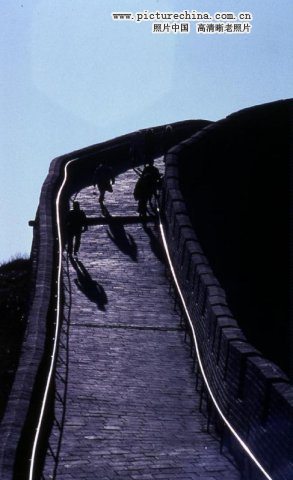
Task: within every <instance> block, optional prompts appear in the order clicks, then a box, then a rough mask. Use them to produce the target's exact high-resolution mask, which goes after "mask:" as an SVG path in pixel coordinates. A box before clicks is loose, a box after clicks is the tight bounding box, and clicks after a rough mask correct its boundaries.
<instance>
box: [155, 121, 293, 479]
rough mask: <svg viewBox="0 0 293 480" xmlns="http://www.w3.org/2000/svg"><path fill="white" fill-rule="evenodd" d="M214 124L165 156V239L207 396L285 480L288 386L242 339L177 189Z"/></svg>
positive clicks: (292, 393)
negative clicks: (186, 162) (184, 167)
mask: <svg viewBox="0 0 293 480" xmlns="http://www.w3.org/2000/svg"><path fill="white" fill-rule="evenodd" d="M224 121H225V120H224ZM219 123H220V122H219ZM216 128H218V125H217V123H216V124H212V125H210V126H208V127H206V128H204V129H203V130H201V131H200V132H199V133H197V134H195V135H193V136H192V137H191V138H190V139H188V140H187V141H183V142H182V143H181V144H180V145H177V146H176V147H175V148H172V149H171V150H170V151H169V152H168V154H167V155H166V175H165V180H164V186H163V195H162V202H163V203H162V204H163V206H164V212H165V213H164V215H165V216H164V226H165V230H166V236H167V242H168V245H169V249H170V255H171V258H172V262H173V264H174V267H175V271H176V275H177V277H178V279H179V284H180V287H181V289H182V292H183V295H184V298H185V301H186V304H187V307H188V310H189V314H190V316H191V319H192V322H193V326H194V329H195V332H196V336H197V341H198V345H199V351H200V355H201V360H202V363H203V367H204V370H205V372H206V375H207V378H208V381H209V383H210V386H211V389H212V391H213V394H214V395H215V397H216V399H217V402H218V403H219V406H220V407H221V409H222V411H223V413H224V414H225V415H226V416H227V418H228V420H229V421H230V422H231V424H232V426H233V427H235V429H236V430H237V432H238V433H239V435H240V436H241V437H242V438H243V440H244V441H245V442H246V443H247V445H248V446H249V447H250V448H251V450H252V451H253V452H254V454H255V456H256V457H257V458H258V460H259V461H260V462H261V464H262V465H263V467H264V468H265V469H266V470H267V471H268V472H270V473H271V475H272V478H273V479H277V480H285V479H289V478H292V475H293V463H292V461H293V434H292V432H293V387H292V385H290V384H289V381H288V378H287V377H286V375H285V374H284V373H283V372H282V370H281V369H280V368H279V367H277V366H276V365H275V364H274V363H272V362H270V361H269V360H267V359H266V358H264V357H263V356H262V355H261V353H260V352H259V351H257V350H256V349H255V348H254V347H253V346H252V345H250V344H249V343H248V342H247V339H246V338H245V336H244V334H243V332H242V331H241V329H240V328H239V326H238V324H237V321H236V319H235V318H233V315H232V313H231V311H230V309H229V305H228V304H227V299H226V295H225V291H224V290H223V288H222V287H221V285H220V284H219V282H218V280H217V278H216V277H215V275H214V274H213V272H212V270H211V267H210V265H209V262H208V259H207V258H206V257H205V255H204V252H203V250H202V246H201V245H200V243H199V241H198V239H197V236H196V232H195V231H194V229H193V226H192V224H191V222H190V220H189V217H188V213H187V210H186V207H185V202H184V198H183V196H182V193H181V191H180V185H179V169H178V164H179V162H180V161H181V160H182V159H183V158H184V157H187V156H188V155H191V154H192V155H193V158H196V148H197V143H198V142H199V141H200V140H202V139H203V138H204V137H205V138H208V135H209V133H210V132H212V131H213V130H214V129H216ZM199 168H201V165H199ZM196 169H197V166H195V169H194V170H195V175H196Z"/></svg>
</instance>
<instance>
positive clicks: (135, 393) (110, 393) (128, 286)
mask: <svg viewBox="0 0 293 480" xmlns="http://www.w3.org/2000/svg"><path fill="white" fill-rule="evenodd" d="M135 179H136V174H135V173H134V172H133V171H131V170H130V171H128V172H126V173H125V174H122V175H120V176H119V177H118V178H117V179H116V184H115V185H114V193H113V194H112V195H111V194H107V195H106V204H107V207H108V210H109V212H110V213H111V214H112V215H115V216H116V215H123V216H125V215H131V216H135V215H137V213H136V205H135V201H134V199H133V195H132V191H133V187H134V182H135ZM76 199H77V200H79V201H80V203H81V207H82V208H83V209H84V210H85V212H86V214H87V216H89V217H96V216H101V211H100V206H99V205H98V202H97V196H96V195H93V188H92V187H88V188H86V189H84V190H82V191H81V192H79V193H78V195H77V197H76ZM64 292H65V302H64V322H63V327H62V333H61V343H60V346H59V358H58V365H57V373H56V380H55V382H56V401H55V417H56V421H55V423H54V426H53V428H52V432H51V437H50V442H49V443H50V448H51V449H52V451H53V453H54V454H57V457H58V460H57V462H55V460H54V458H53V456H52V454H51V453H50V452H49V449H48V453H47V456H46V460H45V467H44V478H46V479H49V478H56V479H58V480H69V479H70V480H72V479H75V480H83V479H86V480H92V479H99V480H114V479H120V480H122V479H125V480H126V479H127V480H136V479H141V480H144V479H145V480H149V479H152V480H160V479H166V480H167V479H170V480H175V479H176V480H179V479H180V480H195V479H196V480H197V479H205V480H220V479H221V480H222V479H224V480H236V479H237V480H238V479H239V478H240V474H239V472H238V470H237V469H236V467H235V466H234V465H233V463H232V462H231V459H229V458H228V457H227V456H223V455H221V454H220V450H219V440H218V439H217V437H216V435H215V433H213V435H210V434H208V433H207V432H206V419H205V417H204V416H203V415H202V414H201V413H200V412H199V410H198V404H199V398H198V393H197V392H196V390H195V375H194V373H193V370H192V359H191V358H190V350H189V347H188V345H186V344H185V342H184V332H183V331H182V330H181V329H180V325H179V324H180V317H179V315H178V313H177V312H176V311H174V309H173V299H172V297H171V296H170V293H169V284H168V281H167V279H166V276H165V265H164V261H163V259H162V255H161V250H160V243H159V238H158V231H157V227H156V225H155V224H154V223H148V224H147V226H145V227H143V225H142V224H141V223H134V224H125V225H123V224H122V223H115V225H114V223H112V224H111V223H110V225H96V226H90V227H89V229H88V231H87V232H86V233H85V234H84V235H83V238H82V243H81V249H80V253H79V255H78V260H76V261H75V262H70V261H69V259H68V258H66V255H65V256H64ZM57 422H58V423H57Z"/></svg>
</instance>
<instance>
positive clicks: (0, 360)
mask: <svg viewBox="0 0 293 480" xmlns="http://www.w3.org/2000/svg"><path fill="white" fill-rule="evenodd" d="M29 287H30V260H29V258H27V257H25V256H22V255H17V256H15V257H13V258H11V259H10V261H8V262H5V263H2V264H0V419H1V418H2V416H3V414H4V411H5V406H6V402H7V399H8V395H9V392H10V389H11V386H12V382H13V379H14V375H15V371H16V368H17V364H18V359H19V355H20V350H21V345H22V340H23V334H24V330H25V313H26V307H27V302H28V296H29Z"/></svg>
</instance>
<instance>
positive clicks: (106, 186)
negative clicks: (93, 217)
mask: <svg viewBox="0 0 293 480" xmlns="http://www.w3.org/2000/svg"><path fill="white" fill-rule="evenodd" d="M114 183H115V177H114V174H113V170H112V168H111V167H110V166H109V165H105V164H103V163H100V164H99V165H98V166H97V168H96V170H95V173H94V181H93V185H94V187H95V186H96V185H97V187H98V190H99V192H100V195H99V203H101V204H103V203H104V199H105V193H106V192H111V193H112V192H113V187H112V185H114Z"/></svg>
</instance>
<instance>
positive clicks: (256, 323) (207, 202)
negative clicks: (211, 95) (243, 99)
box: [179, 101, 293, 373]
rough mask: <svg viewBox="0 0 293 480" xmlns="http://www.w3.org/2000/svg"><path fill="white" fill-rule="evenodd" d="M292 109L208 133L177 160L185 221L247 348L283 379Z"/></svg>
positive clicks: (280, 106)
mask: <svg viewBox="0 0 293 480" xmlns="http://www.w3.org/2000/svg"><path fill="white" fill-rule="evenodd" d="M290 108H292V102H290V101H281V102H275V103H272V104H267V105H263V106H258V107H253V108H250V109H246V110H243V111H241V112H239V113H237V114H234V115H231V116H229V117H227V118H226V119H225V120H223V121H220V122H217V123H215V124H214V125H213V126H212V127H210V128H207V129H206V130H205V133H204V134H202V135H201V136H200V137H199V138H198V140H197V141H196V142H195V143H194V145H193V147H192V149H191V150H190V152H189V153H188V154H185V155H184V157H182V158H181V160H180V164H179V178H180V184H181V189H182V193H183V197H184V199H185V200H186V203H187V207H188V213H189V215H190V218H191V221H192V224H193V225H194V228H195V231H196V233H197V235H198V238H199V241H200V243H201V245H202V247H203V250H204V252H205V254H206V256H207V257H208V259H209V261H210V264H211V267H212V269H213V271H214V274H215V275H216V277H217V278H218V280H219V282H220V284H221V285H222V286H223V288H224V289H225V291H226V294H227V299H228V303H229V306H230V308H231V310H232V312H233V314H234V316H235V318H236V319H237V321H238V323H239V324H240V326H241V328H242V330H243V331H244V333H245V335H246V336H247V338H248V340H249V341H250V342H251V343H252V344H253V345H254V346H255V347H256V348H258V349H260V350H261V351H262V352H263V354H264V355H265V356H266V357H267V358H269V359H271V360H273V361H274V362H275V363H277V364H278V365H279V366H280V367H281V368H282V369H283V370H284V371H285V372H286V373H289V363H290V362H289V358H290V355H292V353H293V352H292V350H291V351H290V345H289V337H290V336H289V139H290V134H289V129H290V122H292V115H290Z"/></svg>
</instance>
